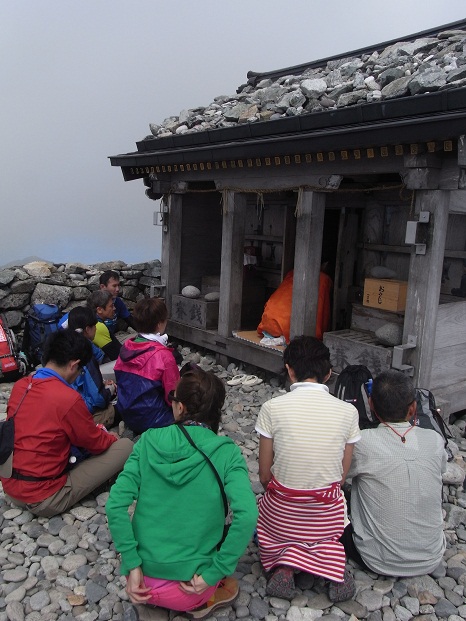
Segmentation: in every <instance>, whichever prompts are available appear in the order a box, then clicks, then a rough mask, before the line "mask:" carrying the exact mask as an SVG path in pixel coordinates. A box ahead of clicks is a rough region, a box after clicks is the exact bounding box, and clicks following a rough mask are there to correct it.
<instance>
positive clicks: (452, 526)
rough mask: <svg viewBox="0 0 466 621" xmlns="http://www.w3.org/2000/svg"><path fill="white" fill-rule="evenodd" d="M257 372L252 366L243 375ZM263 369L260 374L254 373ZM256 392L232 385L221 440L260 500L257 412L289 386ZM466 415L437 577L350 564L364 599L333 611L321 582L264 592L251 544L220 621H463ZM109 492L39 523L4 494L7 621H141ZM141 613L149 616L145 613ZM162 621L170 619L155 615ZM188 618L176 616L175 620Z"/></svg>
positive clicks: (1, 405)
mask: <svg viewBox="0 0 466 621" xmlns="http://www.w3.org/2000/svg"><path fill="white" fill-rule="evenodd" d="M182 353H183V355H184V358H185V361H187V360H190V359H192V360H194V361H195V362H198V363H199V364H200V365H201V366H202V367H203V368H205V369H212V370H213V371H214V372H215V373H217V374H218V375H219V377H221V378H224V379H228V378H229V377H231V376H232V375H234V374H236V373H237V372H238V368H237V367H235V366H234V365H233V364H231V365H230V366H229V367H228V368H227V369H225V368H223V367H220V366H218V365H216V364H215V359H214V357H213V356H211V355H206V356H204V355H201V354H199V353H197V352H194V351H193V350H190V349H188V348H185V349H183V350H182ZM240 370H241V371H246V372H251V371H254V369H249V368H245V369H240ZM255 372H257V370H255ZM259 375H260V376H261V377H263V378H264V380H266V381H264V382H263V383H261V384H259V385H256V386H254V387H247V386H241V385H239V386H233V387H230V386H227V399H226V403H225V408H224V416H223V428H222V431H221V433H225V434H227V435H229V436H230V437H231V438H233V439H234V440H235V442H236V443H237V444H238V445H239V446H240V447H241V450H242V451H243V455H244V457H245V459H246V461H247V464H248V468H249V473H250V478H251V482H252V486H253V489H254V491H255V493H256V494H260V493H261V491H262V490H261V485H260V483H259V476H258V461H257V457H258V440H257V437H256V434H255V432H254V423H255V420H256V416H257V414H258V411H259V408H260V405H261V404H262V403H263V402H264V401H265V400H267V399H269V398H271V397H273V396H276V395H277V394H279V393H280V392H282V391H283V390H284V389H283V388H282V387H281V385H280V382H279V380H278V379H277V378H276V377H268V378H267V377H266V376H265V375H263V374H262V373H259ZM11 387H12V385H11V384H5V383H4V384H0V412H4V411H5V410H6V402H7V400H8V396H9V393H10V391H11ZM465 426H466V417H465V419H464V420H462V419H459V420H457V421H456V423H455V424H454V425H452V430H453V434H454V444H453V451H454V453H455V455H456V456H455V459H454V461H453V462H450V465H449V471H448V472H447V475H446V478H445V485H444V501H445V504H444V511H445V534H446V538H447V542H448V544H447V550H446V552H445V557H444V563H443V567H441V568H439V569H438V570H437V572H436V574H435V575H431V576H420V577H417V578H409V579H406V578H404V579H396V578H387V577H379V576H377V575H375V574H372V573H367V572H363V571H360V570H359V569H358V568H357V567H356V566H352V567H351V571H352V572H353V574H354V577H355V580H356V585H357V593H356V595H355V597H354V598H353V599H352V600H349V601H347V602H344V603H339V604H338V605H335V604H332V603H331V602H330V601H329V599H328V597H327V595H326V593H327V589H326V586H325V585H324V584H323V582H322V581H319V580H316V582H315V583H314V584H312V582H313V580H312V578H311V577H310V576H307V575H305V574H299V575H298V577H297V588H296V594H295V597H294V598H293V599H292V600H291V601H288V600H283V599H278V598H273V597H268V596H266V594H265V578H264V575H263V573H262V571H261V566H260V563H259V556H258V550H257V547H256V546H255V545H254V543H252V542H251V544H250V545H249V547H248V549H247V550H246V552H245V553H244V555H243V556H242V558H241V559H240V562H239V564H238V567H237V571H236V574H235V576H236V577H237V578H238V579H239V582H240V587H241V592H240V596H239V598H238V599H237V601H236V602H235V603H234V605H233V606H232V607H228V608H225V609H222V610H219V611H216V613H215V617H216V618H218V619H222V620H223V621H228V620H229V621H233V620H234V619H245V620H248V619H265V620H266V621H277V620H280V621H281V620H283V619H286V620H287V621H312V620H314V619H316V618H317V617H321V616H325V618H326V621H344V620H347V619H350V620H351V621H355V618H358V619H368V621H396V620H398V621H409V620H410V619H412V618H413V619H415V620H416V621H435V619H438V618H441V619H448V621H461V619H466V600H465V597H464V596H465V587H466V493H465V491H464V490H463V480H464V468H463V465H464V462H463V457H462V455H463V453H464V454H466V440H465V439H463V438H462V434H463V432H464V428H465ZM107 497H108V493H107V492H105V493H100V494H98V495H97V496H96V497H93V496H89V497H88V498H86V499H85V500H83V501H82V502H81V503H80V504H79V505H76V506H75V507H74V508H73V509H71V510H70V511H69V512H68V513H66V514H63V515H61V516H57V517H54V518H51V519H47V518H36V517H34V516H33V515H32V514H31V513H29V512H27V511H22V510H21V509H18V508H15V507H11V506H10V505H9V504H7V503H6V501H5V498H4V496H3V492H1V491H0V525H1V535H0V566H1V571H0V621H6V620H7V619H9V620H10V621H23V620H24V619H26V620H27V621H55V620H58V621H73V620H74V619H76V620H78V621H95V620H97V619H98V620H100V621H109V620H110V619H113V620H114V621H121V620H124V621H135V620H136V618H137V616H136V614H135V611H134V609H133V607H132V606H131V605H130V603H129V602H128V598H127V596H126V593H125V590H124V584H125V579H124V578H123V577H121V576H120V575H119V560H118V555H117V553H116V552H115V549H114V546H113V544H112V540H111V537H110V533H109V531H108V528H107V519H106V516H105V502H106V500H107ZM141 616H142V615H141ZM151 616H152V618H154V619H157V620H158V621H167V620H168V618H169V613H168V611H166V610H163V609H156V610H155V611H152V613H151ZM182 618H183V617H181V616H180V615H179V616H177V617H174V614H173V613H171V616H170V621H173V619H175V620H177V619H179V620H180V621H181V619H182Z"/></svg>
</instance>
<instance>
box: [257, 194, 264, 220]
mask: <svg viewBox="0 0 466 621" xmlns="http://www.w3.org/2000/svg"><path fill="white" fill-rule="evenodd" d="M264 207H265V205H264V193H263V192H257V195H256V215H257V224H258V226H262V216H263V215H264Z"/></svg>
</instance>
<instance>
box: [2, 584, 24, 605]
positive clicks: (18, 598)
mask: <svg viewBox="0 0 466 621" xmlns="http://www.w3.org/2000/svg"><path fill="white" fill-rule="evenodd" d="M25 597H26V589H25V588H24V586H20V587H18V588H17V589H15V590H14V591H10V593H8V595H5V602H6V603H7V604H9V603H10V602H22V601H23V599H24V598H25Z"/></svg>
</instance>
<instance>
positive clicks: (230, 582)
mask: <svg viewBox="0 0 466 621" xmlns="http://www.w3.org/2000/svg"><path fill="white" fill-rule="evenodd" d="M238 594H239V586H238V580H236V579H235V578H231V577H230V578H224V579H223V580H222V581H221V582H220V584H219V585H218V587H217V589H216V590H215V593H214V594H213V595H212V597H211V598H210V599H209V600H208V601H207V602H206V603H205V604H203V605H202V606H199V608H195V609H194V610H188V611H187V612H185V613H184V614H185V615H187V616H188V617H191V618H192V619H205V618H206V617H210V615H211V614H212V613H213V612H214V610H217V608H222V607H223V606H229V605H230V604H232V603H233V602H234V601H235V599H236V598H237V597H238ZM182 614H183V613H182Z"/></svg>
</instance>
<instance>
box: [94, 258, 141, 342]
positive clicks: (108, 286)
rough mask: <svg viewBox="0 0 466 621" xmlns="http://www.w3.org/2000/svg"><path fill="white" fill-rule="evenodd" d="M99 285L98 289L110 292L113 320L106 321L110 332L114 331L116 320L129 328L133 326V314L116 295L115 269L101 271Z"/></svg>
mask: <svg viewBox="0 0 466 621" xmlns="http://www.w3.org/2000/svg"><path fill="white" fill-rule="evenodd" d="M99 285H100V289H102V290H104V291H108V292H109V293H110V294H111V296H112V298H113V304H114V306H115V313H114V317H113V321H111V322H110V321H108V322H107V327H108V329H109V330H110V332H111V333H112V334H113V333H114V332H115V331H116V329H117V322H118V320H122V321H123V322H124V326H125V327H127V326H131V328H134V322H133V316H132V315H131V313H130V311H129V310H128V308H127V306H126V304H125V303H124V302H123V300H122V299H121V298H120V297H119V295H118V294H119V293H120V275H119V274H118V272H115V270H106V271H105V272H102V274H101V275H100V278H99Z"/></svg>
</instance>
